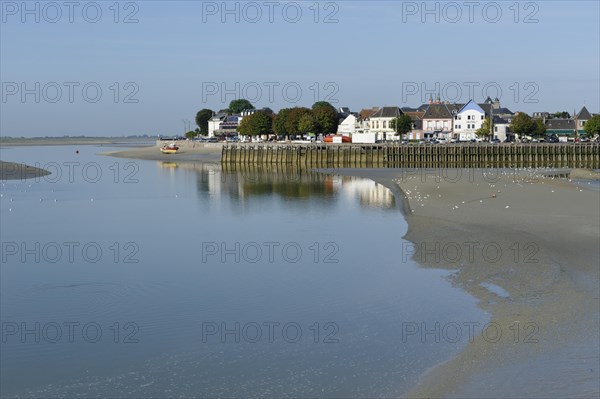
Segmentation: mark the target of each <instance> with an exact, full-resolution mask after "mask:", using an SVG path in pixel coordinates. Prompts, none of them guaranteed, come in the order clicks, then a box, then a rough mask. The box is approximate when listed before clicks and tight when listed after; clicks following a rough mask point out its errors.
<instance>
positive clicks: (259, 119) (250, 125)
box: [238, 111, 273, 136]
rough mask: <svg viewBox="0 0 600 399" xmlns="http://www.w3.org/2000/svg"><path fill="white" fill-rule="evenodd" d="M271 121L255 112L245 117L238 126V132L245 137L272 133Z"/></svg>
mask: <svg viewBox="0 0 600 399" xmlns="http://www.w3.org/2000/svg"><path fill="white" fill-rule="evenodd" d="M272 122H273V120H272V119H271V117H270V116H269V115H267V114H265V113H263V112H260V111H257V112H255V113H253V114H252V115H248V116H245V117H244V119H242V122H241V123H240V125H239V126H238V132H239V133H240V134H243V135H246V136H261V135H265V134H270V133H271V132H272V131H273V128H272V126H273V125H272Z"/></svg>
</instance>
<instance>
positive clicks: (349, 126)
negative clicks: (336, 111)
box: [337, 114, 359, 136]
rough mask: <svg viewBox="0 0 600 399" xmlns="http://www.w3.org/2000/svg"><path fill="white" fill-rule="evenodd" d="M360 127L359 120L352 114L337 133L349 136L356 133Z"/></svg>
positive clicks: (339, 127)
mask: <svg viewBox="0 0 600 399" xmlns="http://www.w3.org/2000/svg"><path fill="white" fill-rule="evenodd" d="M358 127H359V125H358V118H357V117H356V116H355V115H353V114H350V115H348V116H347V117H346V119H344V120H343V121H342V123H340V124H339V126H338V130H337V131H338V133H339V134H343V135H346V136H348V135H350V134H353V133H355V132H356V130H357V128H358Z"/></svg>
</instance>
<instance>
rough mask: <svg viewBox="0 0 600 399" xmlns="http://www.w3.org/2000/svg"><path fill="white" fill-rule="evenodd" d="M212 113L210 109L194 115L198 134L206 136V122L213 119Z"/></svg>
mask: <svg viewBox="0 0 600 399" xmlns="http://www.w3.org/2000/svg"><path fill="white" fill-rule="evenodd" d="M213 115H214V112H213V111H212V110H211V109H207V108H204V109H202V110H200V111H198V113H197V114H196V125H197V126H198V128H199V129H200V134H202V135H207V134H208V121H209V120H210V119H211V118H212V117H213Z"/></svg>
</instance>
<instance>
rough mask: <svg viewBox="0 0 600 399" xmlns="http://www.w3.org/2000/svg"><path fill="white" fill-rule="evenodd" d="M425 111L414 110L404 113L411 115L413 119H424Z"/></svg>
mask: <svg viewBox="0 0 600 399" xmlns="http://www.w3.org/2000/svg"><path fill="white" fill-rule="evenodd" d="M424 114H425V113H424V112H418V111H412V112H404V115H408V116H410V118H411V119H412V120H413V121H416V120H421V119H423V115H424Z"/></svg>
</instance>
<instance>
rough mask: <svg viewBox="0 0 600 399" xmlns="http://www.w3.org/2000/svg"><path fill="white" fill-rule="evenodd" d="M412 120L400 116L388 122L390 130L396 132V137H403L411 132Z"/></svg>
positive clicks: (408, 117) (405, 116) (406, 116)
mask: <svg viewBox="0 0 600 399" xmlns="http://www.w3.org/2000/svg"><path fill="white" fill-rule="evenodd" d="M412 124H413V122H412V119H411V117H410V116H408V115H400V116H398V117H396V118H394V119H392V120H391V122H390V128H392V129H393V130H394V132H396V135H405V134H406V133H408V132H410V131H411V130H412Z"/></svg>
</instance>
